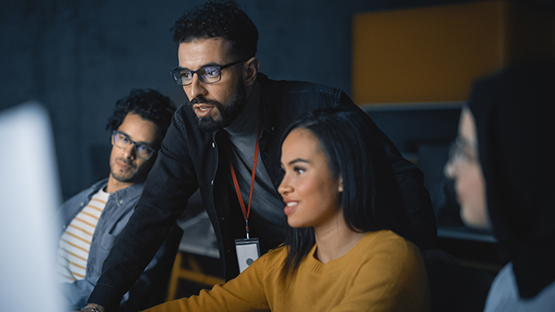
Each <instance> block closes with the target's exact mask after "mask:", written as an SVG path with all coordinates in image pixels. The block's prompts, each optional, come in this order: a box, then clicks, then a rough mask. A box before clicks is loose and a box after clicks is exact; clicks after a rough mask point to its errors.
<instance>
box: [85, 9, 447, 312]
mask: <svg viewBox="0 0 555 312" xmlns="http://www.w3.org/2000/svg"><path fill="white" fill-rule="evenodd" d="M173 31H174V33H173V38H174V41H175V42H176V44H177V45H178V60H179V67H178V68H176V69H175V70H173V71H172V74H173V77H174V80H175V81H176V83H177V84H179V85H181V86H183V90H184V91H185V94H186V95H187V98H188V99H189V103H187V104H186V105H183V106H182V107H181V108H179V109H178V111H177V112H176V114H175V115H174V118H173V120H172V124H171V125H170V129H169V130H168V134H167V136H166V138H165V139H164V142H163V143H162V149H161V150H160V153H159V157H158V160H157V163H156V165H155V166H154V168H153V169H152V171H151V173H150V175H149V177H148V179H147V181H146V185H145V191H144V193H143V196H142V197H141V200H140V201H139V204H138V206H137V209H136V212H135V213H134V215H133V216H132V218H131V220H132V222H129V225H128V226H127V227H126V229H125V230H124V235H122V238H121V239H120V240H119V242H118V245H117V246H116V248H114V249H113V250H112V253H111V254H110V256H109V257H108V259H107V260H106V262H105V263H104V268H103V274H102V276H101V278H100V280H99V282H98V283H97V286H96V288H95V290H94V291H93V293H92V294H91V297H90V298H89V303H90V304H89V305H88V307H89V310H91V309H92V310H94V309H98V310H99V311H103V310H104V308H107V310H110V309H112V308H114V307H116V306H117V305H116V304H117V303H118V302H119V298H120V297H121V295H122V294H123V293H124V292H125V291H126V289H128V287H130V286H131V284H132V283H133V281H134V280H135V278H137V277H138V274H139V273H140V272H141V270H142V268H143V267H144V266H146V265H147V263H148V261H149V260H150V257H152V255H153V254H154V251H155V250H156V249H157V247H158V246H159V244H160V242H161V241H162V239H163V238H164V237H165V235H166V233H167V231H168V226H169V224H171V223H172V222H174V220H175V218H177V216H179V215H180V214H181V213H182V211H183V210H184V209H185V207H186V203H187V199H188V198H189V197H190V196H191V195H192V194H193V193H194V192H195V191H196V190H197V189H198V188H200V193H201V196H202V200H203V203H204V206H205V209H206V210H207V212H208V215H209V217H210V220H211V222H212V225H213V227H214V230H215V233H216V236H217V238H218V247H219V251H220V259H221V261H222V264H223V266H224V274H225V277H226V279H230V278H233V277H234V276H236V275H237V274H238V273H239V271H240V268H239V266H244V265H245V263H246V264H248V263H250V261H252V260H254V259H256V254H257V252H256V250H257V249H256V248H257V247H259V249H260V252H261V253H265V252H266V251H268V250H269V249H271V248H274V247H276V246H277V245H279V244H280V243H281V242H283V239H284V236H285V235H284V233H285V231H286V229H287V227H286V222H285V215H284V213H283V208H284V203H283V202H282V199H281V197H280V195H279V194H278V192H277V187H278V185H279V184H280V182H281V179H282V177H283V172H282V170H281V166H280V159H279V157H280V146H279V142H280V139H281V136H282V134H283V132H284V131H285V129H286V128H287V126H288V125H289V124H290V123H291V122H292V121H293V120H294V119H295V118H297V117H298V116H300V115H301V114H303V113H305V112H309V111H312V110H315V109H323V108H331V107H350V108H352V109H354V110H358V111H359V112H360V114H364V112H363V111H362V110H360V109H359V108H358V107H357V106H356V105H355V104H354V103H353V102H352V101H351V100H350V99H349V97H348V96H347V95H346V94H345V93H344V92H343V91H341V90H338V89H334V88H330V87H326V86H322V85H317V84H312V83H307V82H291V81H273V80H270V79H268V77H266V76H265V75H263V74H261V73H259V72H258V68H259V60H258V59H257V58H256V56H255V55H256V46H257V41H258V31H257V29H256V26H255V25H254V24H253V22H252V21H251V20H250V18H249V17H248V16H247V15H246V13H245V12H243V11H242V10H240V9H239V8H238V7H237V5H236V4H235V3H233V2H224V3H222V2H207V3H205V4H204V5H201V6H199V7H196V8H194V9H192V10H191V11H189V12H186V13H185V15H183V16H182V17H181V18H180V19H179V20H178V21H177V22H176V24H175V26H174V28H173ZM365 116H366V115H365ZM366 117H367V118H368V123H369V124H371V125H374V124H373V122H372V120H371V119H370V118H369V117H368V116H366ZM337 130H338V131H341V129H337ZM377 132H379V133H381V131H379V130H377ZM381 134H382V137H381V141H382V144H383V145H384V146H385V147H386V150H387V152H388V157H389V158H390V159H391V162H392V165H393V168H394V170H395V174H396V178H397V182H398V186H399V188H396V189H391V190H390V191H391V192H392V193H398V196H397V198H399V199H400V200H402V201H403V202H404V204H405V206H406V209H407V212H408V213H407V215H406V218H405V219H403V220H398V221H399V222H401V223H403V224H405V226H404V228H405V229H406V232H405V233H403V234H404V236H405V237H406V238H408V239H409V240H411V241H413V242H414V243H415V244H416V245H418V246H419V247H420V248H421V249H423V250H426V249H428V248H433V247H434V244H435V238H436V224H435V216H434V213H433V209H432V206H431V201H430V198H429V195H428V192H427V191H426V189H425V188H424V186H423V176H422V173H421V172H420V171H419V170H418V169H417V168H416V167H415V166H414V165H412V164H411V163H410V162H408V161H407V160H405V159H403V158H402V157H401V156H400V154H399V152H398V151H397V149H396V148H395V147H394V146H393V144H392V143H391V141H390V140H389V139H388V138H387V137H386V136H385V135H384V134H383V133H381ZM353 157H356V155H353ZM299 174H302V172H301V171H300V170H299ZM409 216H410V217H409ZM256 239H257V240H256ZM236 240H239V241H236ZM243 243H246V246H244V245H243ZM258 244H259V246H257V245H258ZM242 248H247V249H248V250H250V251H252V253H251V252H248V253H247V255H245V254H244V253H243V252H237V250H243V249H242ZM253 254H254V256H253Z"/></svg>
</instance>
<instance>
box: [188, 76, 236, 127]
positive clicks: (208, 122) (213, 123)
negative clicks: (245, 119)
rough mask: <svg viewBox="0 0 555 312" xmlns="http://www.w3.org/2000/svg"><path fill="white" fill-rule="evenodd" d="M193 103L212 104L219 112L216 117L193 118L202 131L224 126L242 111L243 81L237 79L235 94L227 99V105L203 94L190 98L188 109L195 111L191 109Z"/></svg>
mask: <svg viewBox="0 0 555 312" xmlns="http://www.w3.org/2000/svg"><path fill="white" fill-rule="evenodd" d="M194 104H209V105H214V106H216V108H217V109H218V111H219V112H220V117H219V118H218V119H213V118H212V117H211V116H205V117H200V118H199V117H198V116H197V118H196V119H195V121H196V123H197V126H198V128H199V129H200V130H201V131H203V132H212V131H216V130H220V129H222V128H225V127H227V126H229V125H231V123H233V122H234V121H235V119H237V117H239V114H241V112H242V111H243V108H244V107H245V104H246V95H245V87H244V84H243V81H241V80H239V82H238V84H237V88H236V89H235V94H234V95H233V98H232V99H231V100H230V101H229V104H228V105H227V107H224V106H223V105H222V103H220V102H218V101H215V100H209V99H206V98H204V97H203V96H199V97H197V98H194V99H192V100H191V101H190V102H189V109H191V111H192V112H193V114H194V113H195V110H194V109H193V105H194Z"/></svg>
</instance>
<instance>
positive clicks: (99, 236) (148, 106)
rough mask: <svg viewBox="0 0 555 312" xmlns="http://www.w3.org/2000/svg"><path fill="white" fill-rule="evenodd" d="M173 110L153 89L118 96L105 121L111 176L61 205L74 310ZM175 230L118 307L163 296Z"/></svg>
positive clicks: (62, 261)
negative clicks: (111, 112) (108, 131)
mask: <svg viewBox="0 0 555 312" xmlns="http://www.w3.org/2000/svg"><path fill="white" fill-rule="evenodd" d="M174 111H175V109H174V108H173V107H172V106H171V102H170V99H169V98H168V97H166V96H163V95H162V94H160V93H159V92H157V91H154V90H132V91H131V93H130V94H129V95H128V96H126V97H124V98H122V99H120V100H118V101H117V103H116V109H115V111H114V113H113V115H112V116H111V117H110V118H109V119H108V124H107V129H108V130H111V137H110V140H111V143H112V151H111V154H110V174H109V177H108V178H106V179H103V180H101V181H99V182H97V183H95V184H93V185H92V186H91V187H89V188H88V189H86V190H84V191H82V192H80V193H78V194H77V195H75V196H73V197H72V198H71V199H69V200H68V201H67V202H65V203H64V204H63V205H62V206H61V207H60V210H59V217H60V220H61V221H62V222H63V225H64V228H63V230H62V231H61V233H60V234H61V236H60V240H59V244H58V253H57V255H58V261H57V268H56V269H57V271H58V273H59V274H58V275H59V278H60V281H61V282H62V283H63V290H64V296H65V297H66V298H67V300H68V302H69V304H70V307H72V308H73V309H74V310H75V309H79V308H81V307H83V306H84V305H85V304H86V300H87V299H88V297H89V295H90V293H91V292H92V290H93V288H94V286H95V284H96V281H97V280H98V277H99V276H100V273H101V269H102V263H103V262H104V260H105V259H106V257H107V256H108V253H109V251H110V249H111V247H112V245H113V244H114V242H115V240H116V238H117V237H118V236H119V234H120V232H121V230H122V229H123V228H124V227H125V225H126V224H127V222H128V220H129V218H130V217H131V215H132V213H133V209H134V208H135V205H136V204H137V201H138V200H139V197H140V195H141V193H142V191H143V186H144V183H143V182H144V180H145V179H146V176H147V175H148V173H149V171H150V169H151V168H152V165H153V164H154V161H155V159H156V156H157V150H158V149H159V148H160V144H161V142H162V139H163V138H164V136H165V134H166V131H167V129H168V126H169V124H170V122H171V117H172V115H173V112H174ZM171 228H172V229H171V231H172V235H171V236H170V237H168V239H166V240H165V241H164V243H163V244H162V246H161V247H160V248H157V251H155V252H156V255H155V256H154V259H153V260H152V261H151V262H150V264H149V265H148V267H147V268H146V269H145V270H144V271H143V273H142V274H141V276H140V278H139V279H138V281H137V282H136V283H135V284H134V285H133V286H132V287H131V289H130V291H129V292H127V293H126V294H125V296H124V297H123V300H122V301H121V308H120V311H137V310H139V309H144V308H147V307H149V306H151V305H153V304H155V303H159V302H161V301H162V300H163V298H164V294H163V293H160V294H158V295H157V294H155V292H156V291H158V290H160V291H164V290H165V286H166V285H167V282H168V277H169V273H170V269H171V264H172V263H173V261H174V259H175V254H176V251H177V247H178V244H179V241H180V236H181V233H182V231H181V229H179V227H178V226H177V225H174V226H171ZM147 294H148V295H147Z"/></svg>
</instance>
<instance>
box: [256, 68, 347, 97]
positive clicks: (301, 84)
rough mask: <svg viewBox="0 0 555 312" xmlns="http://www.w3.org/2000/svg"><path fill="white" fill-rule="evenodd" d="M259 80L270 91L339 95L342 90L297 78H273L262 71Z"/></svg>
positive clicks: (265, 89) (264, 88)
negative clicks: (297, 79)
mask: <svg viewBox="0 0 555 312" xmlns="http://www.w3.org/2000/svg"><path fill="white" fill-rule="evenodd" d="M258 81H259V82H260V85H261V86H262V89H263V90H264V91H265V92H269V93H307V94H308V93H327V94H332V95H337V94H339V93H341V92H342V90H340V89H338V88H334V87H330V86H326V85H323V84H319V83H314V82H308V81H296V80H273V79H270V78H268V76H266V75H264V74H262V73H260V74H259V77H258Z"/></svg>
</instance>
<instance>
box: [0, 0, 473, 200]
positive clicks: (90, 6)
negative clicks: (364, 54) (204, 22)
mask: <svg viewBox="0 0 555 312" xmlns="http://www.w3.org/2000/svg"><path fill="white" fill-rule="evenodd" d="M202 2H204V1H200V0H188V1H175V0H156V1H147V0H135V1H122V0H110V1H108V0H27V1H22V0H8V1H6V0H1V1H0V40H1V41H0V73H1V81H2V83H1V84H0V94H1V96H2V100H1V101H0V109H3V108H6V107H9V106H13V105H16V104H18V103H21V102H23V101H26V100H31V99H35V100H39V101H41V102H42V103H43V104H44V105H45V106H46V107H47V109H48V110H49V112H50V115H51V119H52V123H53V128H54V134H55V142H56V151H57V154H58V155H57V156H58V163H59V172H60V178H61V183H62V190H63V196H64V198H67V197H68V196H70V195H72V194H74V193H76V192H77V191H79V190H81V189H83V188H85V187H87V186H88V185H90V184H91V183H92V182H94V181H93V180H95V179H97V178H98V177H103V176H107V174H108V169H107V168H108V167H107V166H108V158H109V155H108V153H107V151H109V148H110V145H109V137H108V136H109V133H108V131H106V130H105V123H106V119H107V117H108V116H109V115H110V114H111V112H112V109H113V107H114V104H115V101H116V100H117V99H119V98H121V97H122V96H125V95H126V94H127V93H128V92H129V91H130V89H131V88H153V89H157V90H159V91H160V92H162V93H163V94H166V95H168V96H170V97H171V98H172V99H173V100H174V101H175V102H176V103H177V104H178V105H180V104H182V103H183V102H184V95H183V91H182V90H181V89H180V88H179V87H177V86H176V85H174V83H173V80H172V79H171V77H170V74H169V70H170V69H172V68H174V67H176V65H177V57H176V47H175V46H174V44H173V42H172V40H171V34H170V28H171V27H172V26H173V23H174V22H175V20H176V19H177V18H178V17H179V16H180V15H181V14H182V13H183V12H184V11H185V10H187V9H188V8H190V7H192V6H194V5H197V4H200V3H202ZM460 2H470V1H445V0H443V1H438V0H435V1H434V0H428V1H426V0H420V1H417V0H404V1H400V0H399V1H387V0H366V1H361V0H303V1H298V0H297V1H293V0H279V1H277V0H242V1H238V3H239V4H240V5H241V6H242V7H243V8H244V9H245V11H246V12H247V13H248V14H249V15H250V16H251V18H252V19H253V21H254V22H255V24H256V25H257V27H258V29H259V32H260V41H259V53H258V57H259V58H260V60H261V67H260V70H261V72H263V73H265V74H267V75H269V76H270V77H271V78H273V79H287V80H306V81H312V82H318V83H323V84H326V85H331V86H334V87H338V88H341V89H344V90H345V91H346V92H347V93H349V94H350V91H351V24H352V16H353V14H355V13H360V12H369V11H377V10H391V9H402V8H409V7H414V6H419V7H421V6H430V5H436V4H446V3H460ZM369 74H370V73H369ZM36 159H37V161H40V160H41V157H40V155H36Z"/></svg>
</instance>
